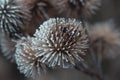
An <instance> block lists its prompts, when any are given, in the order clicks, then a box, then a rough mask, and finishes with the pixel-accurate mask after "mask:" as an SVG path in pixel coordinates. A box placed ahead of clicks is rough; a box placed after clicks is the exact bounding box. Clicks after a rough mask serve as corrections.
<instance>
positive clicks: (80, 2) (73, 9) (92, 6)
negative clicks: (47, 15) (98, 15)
mask: <svg viewBox="0 0 120 80" xmlns="http://www.w3.org/2000/svg"><path fill="white" fill-rule="evenodd" d="M54 1H59V2H60V0H54ZM100 4H101V0H63V1H61V2H60V3H57V4H55V5H56V6H57V7H58V8H59V9H58V10H59V11H60V12H61V13H63V15H64V16H67V17H77V18H78V17H79V16H81V14H82V15H84V16H85V17H89V16H91V14H93V13H94V12H95V10H97V9H98V7H99V6H100ZM61 6H62V7H61ZM66 12H67V13H66Z"/></svg>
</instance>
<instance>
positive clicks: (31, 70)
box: [15, 37, 46, 80]
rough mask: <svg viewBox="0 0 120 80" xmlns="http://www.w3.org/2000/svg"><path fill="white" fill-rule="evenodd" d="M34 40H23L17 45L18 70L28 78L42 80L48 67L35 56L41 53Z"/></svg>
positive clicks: (28, 38)
mask: <svg viewBox="0 0 120 80" xmlns="http://www.w3.org/2000/svg"><path fill="white" fill-rule="evenodd" d="M32 39H33V38H30V37H27V38H24V37H23V38H22V39H21V40H20V41H18V43H17V45H16V54H15V59H16V63H17V65H18V69H19V70H20V72H21V73H23V74H25V76H26V77H28V78H33V80H40V78H41V75H42V73H44V72H45V68H46V66H45V65H44V64H42V63H41V62H40V59H41V58H40V57H37V56H35V55H36V54H37V53H38V52H39V51H38V50H35V45H34V44H33V40H32Z"/></svg>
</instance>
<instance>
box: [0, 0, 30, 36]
mask: <svg viewBox="0 0 120 80" xmlns="http://www.w3.org/2000/svg"><path fill="white" fill-rule="evenodd" d="M28 14H29V11H28V10H27V9H26V8H25V7H23V6H21V5H19V4H18V3H17V2H16V1H15V0H0V28H1V30H2V31H3V32H5V33H6V34H9V35H10V37H12V36H13V35H14V33H21V29H23V25H24V24H25V23H26V21H28V19H29V17H28Z"/></svg>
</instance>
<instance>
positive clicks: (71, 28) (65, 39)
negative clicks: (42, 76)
mask: <svg viewBox="0 0 120 80" xmlns="http://www.w3.org/2000/svg"><path fill="white" fill-rule="evenodd" d="M34 36H35V41H34V44H35V45H36V46H35V48H36V49H38V50H39V53H37V54H36V56H37V57H41V59H40V62H42V63H46V64H47V65H49V67H52V68H54V67H56V66H60V67H63V68H68V67H69V66H74V65H75V63H76V61H81V60H83V59H82V58H81V55H84V54H85V52H86V51H87V49H88V35H87V33H86V29H85V28H84V27H83V26H82V25H81V22H79V21H77V20H76V19H64V18H51V19H49V20H48V21H46V22H44V23H43V24H42V25H41V26H40V27H39V29H37V30H36V33H35V34H34Z"/></svg>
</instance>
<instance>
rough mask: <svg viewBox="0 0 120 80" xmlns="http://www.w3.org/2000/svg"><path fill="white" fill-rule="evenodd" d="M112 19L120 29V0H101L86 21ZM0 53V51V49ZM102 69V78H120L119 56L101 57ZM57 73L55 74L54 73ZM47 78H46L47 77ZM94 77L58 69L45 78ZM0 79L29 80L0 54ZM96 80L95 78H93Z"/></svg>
mask: <svg viewBox="0 0 120 80" xmlns="http://www.w3.org/2000/svg"><path fill="white" fill-rule="evenodd" d="M108 20H112V21H113V22H114V23H115V28H116V29H120V27H119V26H120V0H102V4H101V6H100V7H99V10H97V11H96V14H94V15H92V18H90V19H89V20H88V21H89V23H91V24H94V23H96V22H104V21H108ZM0 53H1V51H0ZM116 54H120V50H119V49H118V50H117V51H115V53H114V55H116ZM102 70H103V74H104V80H120V56H115V57H114V58H111V59H103V61H102ZM56 73H57V74H56ZM47 78H48V79H47ZM93 79H94V78H91V77H89V76H88V75H85V74H84V73H82V72H80V71H77V70H75V69H64V70H63V69H58V70H51V71H49V75H48V76H47V77H46V80H93ZM0 80H30V79H27V78H24V75H23V74H20V73H19V70H17V67H16V64H14V63H10V61H8V60H6V59H5V57H4V56H3V55H2V54H0ZM95 80H96V79H95Z"/></svg>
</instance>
